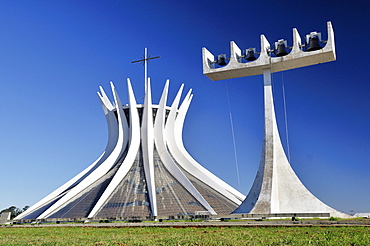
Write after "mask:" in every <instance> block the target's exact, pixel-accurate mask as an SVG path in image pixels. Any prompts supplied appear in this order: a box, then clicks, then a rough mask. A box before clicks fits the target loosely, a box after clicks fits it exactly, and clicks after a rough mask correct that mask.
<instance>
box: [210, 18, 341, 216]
mask: <svg viewBox="0 0 370 246" xmlns="http://www.w3.org/2000/svg"><path fill="white" fill-rule="evenodd" d="M327 31H328V40H327V42H326V44H325V46H324V47H321V45H320V41H321V40H320V39H321V35H320V34H319V33H317V32H311V33H310V34H309V35H307V36H306V41H307V43H308V47H306V46H307V45H303V44H302V42H301V38H300V36H299V34H298V31H297V29H295V28H294V29H293V47H292V48H291V51H290V52H289V53H288V51H287V48H288V46H287V41H286V40H283V39H280V40H278V41H277V42H276V43H275V47H274V48H273V49H271V47H270V44H269V42H268V41H267V39H266V38H265V36H264V35H261V51H260V54H259V57H258V58H257V59H251V58H250V57H251V53H250V51H251V50H252V49H251V48H250V49H247V50H246V52H245V53H244V54H242V52H241V50H240V48H239V47H238V46H237V45H236V44H235V43H234V42H231V56H230V58H229V59H225V60H227V61H228V63H227V64H225V65H222V64H219V62H218V60H216V61H215V59H214V56H213V55H212V54H211V53H210V52H209V51H208V50H207V49H206V48H203V73H204V74H205V75H206V76H207V77H208V78H210V79H211V80H213V81H215V80H222V79H231V78H239V77H247V76H252V75H259V74H262V75H263V79H264V118H265V125H264V141H263V143H264V144H263V150H262V157H261V162H260V166H259V169H258V171H257V175H256V177H255V180H254V183H253V185H252V188H251V189H250V191H249V193H248V195H247V197H246V199H245V200H244V201H243V203H242V204H241V205H240V206H239V207H238V208H237V209H236V210H235V211H234V212H233V213H250V214H278V213H330V216H334V217H348V215H346V214H344V213H341V212H339V211H337V210H335V209H333V208H331V207H329V206H328V205H326V204H325V203H323V202H322V201H320V200H319V199H318V198H316V197H315V196H314V195H313V194H312V193H311V192H310V191H309V190H308V189H307V188H306V187H305V186H304V185H303V184H302V182H301V181H300V180H299V178H298V177H297V175H296V174H295V172H294V171H293V169H292V167H291V165H290V163H289V161H288V158H287V157H286V155H285V152H284V149H283V146H282V144H281V140H280V136H279V131H278V127H277V123H276V117H275V109H274V101H273V94H272V84H271V73H273V72H279V71H284V70H290V69H294V68H298V67H304V66H309V65H314V64H319V63H324V62H329V61H334V60H336V55H335V43H334V32H333V28H332V25H331V22H328V23H327ZM253 53H254V54H255V52H253ZM254 54H253V57H254Z"/></svg>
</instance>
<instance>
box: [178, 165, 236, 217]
mask: <svg viewBox="0 0 370 246" xmlns="http://www.w3.org/2000/svg"><path fill="white" fill-rule="evenodd" d="M182 171H183V173H184V174H185V175H186V177H187V178H188V179H189V180H190V181H191V183H192V184H193V185H194V187H195V188H196V189H197V190H198V191H199V193H200V194H202V196H203V197H204V199H206V201H207V202H208V204H209V205H211V207H212V208H213V210H215V212H216V213H217V214H230V213H232V212H233V211H234V210H235V209H236V208H237V207H238V206H239V205H237V204H236V203H234V202H233V201H231V200H230V199H228V198H227V197H225V196H223V195H222V194H221V193H219V192H218V191H216V190H215V189H213V188H212V187H210V186H209V185H207V184H206V183H204V182H202V181H201V180H199V179H197V178H196V177H194V176H193V175H191V174H190V173H188V172H186V171H185V170H182Z"/></svg>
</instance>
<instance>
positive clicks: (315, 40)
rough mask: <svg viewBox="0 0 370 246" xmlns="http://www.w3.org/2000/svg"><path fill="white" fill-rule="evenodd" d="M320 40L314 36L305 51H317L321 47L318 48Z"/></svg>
mask: <svg viewBox="0 0 370 246" xmlns="http://www.w3.org/2000/svg"><path fill="white" fill-rule="evenodd" d="M319 42H320V40H319V37H318V36H316V35H314V36H312V37H311V38H310V46H309V47H308V48H307V51H314V50H319V49H321V48H322V47H321V46H320V43H319Z"/></svg>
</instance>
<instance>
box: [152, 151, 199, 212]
mask: <svg viewBox="0 0 370 246" xmlns="http://www.w3.org/2000/svg"><path fill="white" fill-rule="evenodd" d="M154 175H155V186H156V193H157V210H158V215H163V216H166V215H167V216H170V215H171V216H172V215H187V214H195V212H196V211H205V210H206V209H205V208H204V207H203V206H202V205H201V204H200V203H199V202H198V201H197V200H196V199H195V198H194V197H193V196H192V195H191V194H190V193H189V192H188V191H187V190H186V189H185V188H184V187H183V186H182V185H181V184H180V183H179V182H178V181H177V180H176V179H175V178H174V177H173V176H172V175H171V174H170V172H169V171H168V170H167V168H166V167H165V166H164V164H163V162H162V161H161V159H160V157H159V155H158V152H157V150H156V148H154Z"/></svg>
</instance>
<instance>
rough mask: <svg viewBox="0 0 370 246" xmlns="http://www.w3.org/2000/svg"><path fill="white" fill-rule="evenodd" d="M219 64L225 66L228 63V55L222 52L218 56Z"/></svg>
mask: <svg viewBox="0 0 370 246" xmlns="http://www.w3.org/2000/svg"><path fill="white" fill-rule="evenodd" d="M217 64H218V65H219V66H225V65H226V55H225V54H222V55H219V56H218V57H217Z"/></svg>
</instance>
